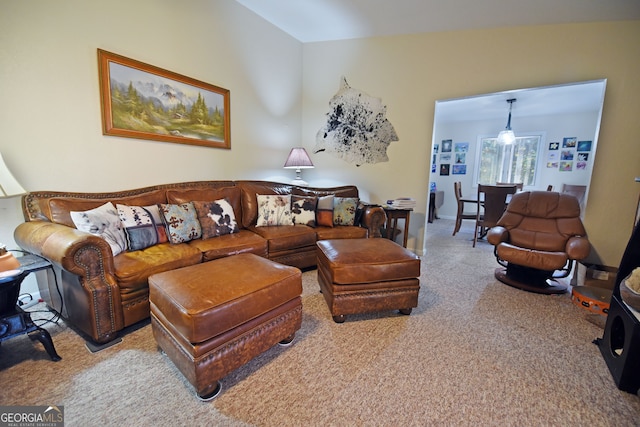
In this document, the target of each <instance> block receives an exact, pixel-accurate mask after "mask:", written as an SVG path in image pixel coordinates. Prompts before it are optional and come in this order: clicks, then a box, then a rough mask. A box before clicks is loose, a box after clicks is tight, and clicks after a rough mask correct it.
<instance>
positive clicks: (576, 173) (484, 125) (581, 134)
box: [429, 112, 598, 218]
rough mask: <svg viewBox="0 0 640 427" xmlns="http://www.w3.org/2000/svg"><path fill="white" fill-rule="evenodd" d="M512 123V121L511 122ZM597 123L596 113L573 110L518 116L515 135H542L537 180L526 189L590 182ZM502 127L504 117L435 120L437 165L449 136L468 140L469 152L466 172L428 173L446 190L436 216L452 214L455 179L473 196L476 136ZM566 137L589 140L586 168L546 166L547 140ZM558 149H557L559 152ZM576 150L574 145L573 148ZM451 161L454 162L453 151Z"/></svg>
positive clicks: (454, 213) (556, 189) (456, 139)
mask: <svg viewBox="0 0 640 427" xmlns="http://www.w3.org/2000/svg"><path fill="white" fill-rule="evenodd" d="M512 124H514V123H513V122H512ZM597 124H598V113H597V112H591V113H574V114H561V115H553V116H537V117H522V118H518V120H517V128H516V126H515V124H514V126H513V127H514V131H515V132H516V135H529V134H542V135H543V139H542V142H541V145H540V150H541V151H540V155H539V156H538V159H539V162H538V165H537V166H538V167H537V172H538V173H537V175H536V183H535V185H534V186H531V187H525V188H524V190H525V191H532V190H546V189H547V186H548V185H553V188H554V190H555V191H560V190H561V189H562V184H577V185H587V186H588V185H589V182H590V179H591V172H592V169H593V164H594V155H595V154H596V142H595V140H594V137H595V132H596V127H597ZM503 127H504V121H503V120H496V121H491V120H483V121H460V122H446V123H438V125H437V126H436V131H435V134H434V141H435V143H437V144H439V146H440V147H439V152H438V153H437V156H436V160H437V166H439V165H440V154H441V153H442V140H443V139H451V140H453V144H454V145H455V143H456V142H468V143H469V152H468V153H467V156H466V165H467V173H466V174H465V175H453V174H450V175H448V176H442V175H440V170H439V168H436V172H435V173H432V174H431V177H430V178H429V181H430V182H435V183H436V186H437V188H438V190H444V191H445V199H444V204H443V205H442V207H441V208H440V209H439V210H438V216H440V217H442V218H455V216H456V210H457V204H456V200H455V197H454V195H453V183H454V181H460V182H461V184H462V190H463V195H464V196H465V197H469V198H473V197H475V196H474V195H475V193H476V191H477V183H476V177H475V174H476V173H477V171H476V168H475V166H476V159H477V156H478V149H477V148H478V143H479V141H478V138H479V136H480V137H486V136H496V135H497V133H498V131H499V130H502V129H503ZM565 137H576V138H578V140H579V141H592V142H593V146H592V149H591V152H590V158H589V161H588V162H587V168H585V169H582V170H577V169H574V170H573V171H571V172H561V171H560V170H559V169H558V168H547V166H546V160H547V158H548V153H549V151H548V148H549V143H550V142H560V146H561V147H562V141H563V138H565ZM561 151H562V148H560V150H558V151H556V153H560V152H561ZM573 151H575V149H574V150H573ZM451 154H452V162H453V154H454V153H453V152H452V153H451Z"/></svg>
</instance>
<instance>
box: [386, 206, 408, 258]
mask: <svg viewBox="0 0 640 427" xmlns="http://www.w3.org/2000/svg"><path fill="white" fill-rule="evenodd" d="M382 208H383V209H384V213H385V214H387V225H386V229H385V237H386V238H387V239H389V240H393V241H395V240H396V233H397V231H398V230H397V227H398V220H399V219H403V220H404V235H403V236H402V246H404V247H405V248H406V247H407V238H408V237H409V216H410V215H411V211H412V210H413V209H402V208H392V207H391V206H383V207H382Z"/></svg>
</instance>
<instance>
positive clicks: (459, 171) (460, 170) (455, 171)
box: [451, 165, 467, 175]
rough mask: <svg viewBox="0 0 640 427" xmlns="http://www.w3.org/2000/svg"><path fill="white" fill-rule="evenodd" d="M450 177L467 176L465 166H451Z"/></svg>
mask: <svg viewBox="0 0 640 427" xmlns="http://www.w3.org/2000/svg"><path fill="white" fill-rule="evenodd" d="M451 174H452V175H466V174H467V165H453V168H452V169H451Z"/></svg>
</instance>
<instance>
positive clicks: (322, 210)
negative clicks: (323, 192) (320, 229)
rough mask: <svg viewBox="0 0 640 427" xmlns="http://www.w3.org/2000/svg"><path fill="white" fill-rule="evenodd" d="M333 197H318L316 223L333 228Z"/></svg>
mask: <svg viewBox="0 0 640 427" xmlns="http://www.w3.org/2000/svg"><path fill="white" fill-rule="evenodd" d="M333 198H334V197H333V195H331V196H322V197H318V205H317V207H316V223H317V224H318V225H323V226H325V227H333Z"/></svg>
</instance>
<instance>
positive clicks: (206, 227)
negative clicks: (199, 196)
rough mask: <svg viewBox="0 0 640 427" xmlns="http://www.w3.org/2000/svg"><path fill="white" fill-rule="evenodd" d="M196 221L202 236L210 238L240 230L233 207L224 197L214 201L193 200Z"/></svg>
mask: <svg viewBox="0 0 640 427" xmlns="http://www.w3.org/2000/svg"><path fill="white" fill-rule="evenodd" d="M193 206H194V207H195V208H196V211H197V212H198V221H199V222H200V226H201V227H202V238H203V239H210V238H212V237H218V236H222V235H225V234H232V233H237V232H238V231H240V227H238V222H237V221H236V215H235V213H234V212H233V207H232V206H231V204H230V203H229V202H228V201H227V200H226V199H220V200H216V201H214V202H199V201H194V202H193Z"/></svg>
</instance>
